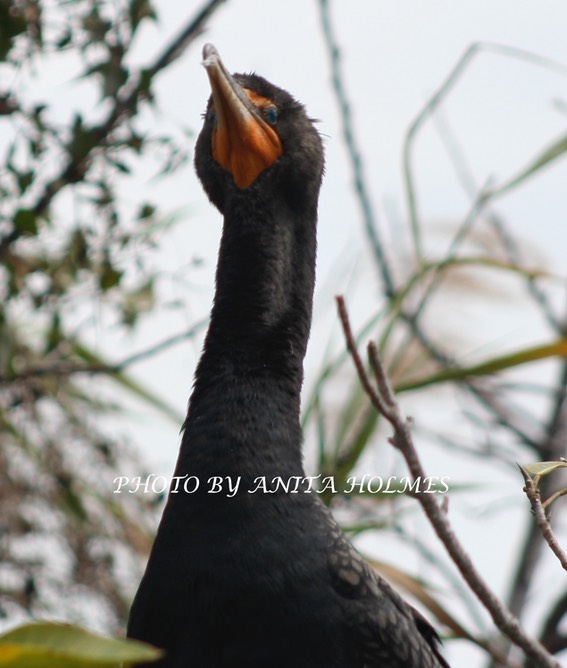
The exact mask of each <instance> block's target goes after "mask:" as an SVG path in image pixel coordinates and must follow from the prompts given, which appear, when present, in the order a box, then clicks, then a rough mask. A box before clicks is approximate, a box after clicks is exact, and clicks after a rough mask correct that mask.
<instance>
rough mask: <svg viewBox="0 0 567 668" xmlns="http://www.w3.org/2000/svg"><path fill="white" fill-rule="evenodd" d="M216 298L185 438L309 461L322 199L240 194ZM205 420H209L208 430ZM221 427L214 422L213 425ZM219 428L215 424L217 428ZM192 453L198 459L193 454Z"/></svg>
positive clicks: (227, 230) (231, 211)
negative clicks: (308, 396)
mask: <svg viewBox="0 0 567 668" xmlns="http://www.w3.org/2000/svg"><path fill="white" fill-rule="evenodd" d="M224 213H225V220H224V226H223V235H222V241H221V246H220V251H219V260H218V268H217V277H216V292H215V300H214V305H213V309H212V313H211V323H210V326H209V330H208V333H207V337H206V340H205V346H204V351H203V355H202V357H201V360H200V362H199V366H198V368H197V373H196V377H195V385H194V390H193V394H192V397H191V400H190V405H189V412H188V415H187V420H186V424H185V437H184V447H186V448H187V450H188V452H191V451H192V452H197V451H198V450H200V449H201V448H202V447H205V448H209V449H210V448H213V449H214V450H216V451H217V453H216V454H217V455H218V457H217V463H219V457H222V454H223V452H224V451H225V450H226V449H227V448H230V449H231V451H234V450H235V449H236V450H238V449H239V448H241V453H244V452H246V451H247V450H250V454H252V455H253V457H254V458H255V459H256V460H257V459H258V458H259V459H260V461H261V459H262V458H263V456H264V457H269V458H274V459H275V460H279V461H280V462H284V467H285V462H286V461H287V462H288V463H290V462H291V464H292V465H293V463H294V462H295V463H297V464H298V465H299V466H300V462H301V455H300V442H301V435H300V429H299V407H300V392H301V385H302V380H303V358H304V356H305V350H306V346H307V340H308V336H309V330H310V322H311V309H312V300H313V286H314V270H315V245H316V242H315V224H316V220H315V219H316V208H315V204H314V205H313V206H311V207H307V209H305V207H303V208H302V211H301V212H299V211H293V210H291V209H290V208H289V207H288V206H286V205H285V204H282V203H278V202H276V201H267V200H264V201H259V200H258V198H255V199H252V198H248V197H247V196H246V195H245V194H243V195H242V196H235V197H234V198H233V200H232V201H231V202H229V203H228V205H227V207H226V208H225V212H224ZM199 425H207V431H206V432H202V431H201V428H200V426H199ZM211 429H212V431H210V430H211ZM213 432H214V433H213ZM188 461H189V460H188Z"/></svg>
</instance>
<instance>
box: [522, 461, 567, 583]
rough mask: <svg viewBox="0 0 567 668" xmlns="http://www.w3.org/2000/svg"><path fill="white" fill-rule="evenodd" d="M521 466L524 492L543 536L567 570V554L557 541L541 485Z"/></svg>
mask: <svg viewBox="0 0 567 668" xmlns="http://www.w3.org/2000/svg"><path fill="white" fill-rule="evenodd" d="M518 466H519V465H518ZM519 468H520V471H521V473H522V476H523V477H524V481H525V483H526V486H525V487H524V492H525V493H526V496H527V497H528V499H529V500H530V504H531V506H532V510H533V512H534V516H535V520H536V524H537V525H538V527H539V528H540V531H541V533H542V536H543V537H544V539H545V541H546V543H547V544H548V545H549V547H550V549H551V551H552V552H553V554H555V556H556V557H557V558H558V559H559V563H560V564H561V566H562V567H563V569H564V570H566V571H567V554H566V553H565V552H564V551H563V549H562V548H561V546H560V545H559V543H558V542H557V538H556V537H555V534H554V533H553V529H552V528H551V524H550V522H549V519H548V518H547V514H546V512H545V508H544V504H543V503H542V500H541V494H540V492H539V487H538V485H537V484H536V482H535V481H534V479H533V478H532V477H531V476H530V475H529V473H528V472H527V471H526V469H524V468H523V467H522V466H519Z"/></svg>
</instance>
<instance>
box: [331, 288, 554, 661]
mask: <svg viewBox="0 0 567 668" xmlns="http://www.w3.org/2000/svg"><path fill="white" fill-rule="evenodd" d="M337 304H338V307H339V313H340V317H341V322H342V324H343V329H344V330H345V339H346V341H347V346H349V351H350V353H351V355H352V357H353V360H354V363H355V366H356V369H357V371H358V374H359V377H360V381H361V383H362V385H363V387H364V388H365V390H367V388H371V389H372V392H369V393H368V396H369V398H370V400H371V401H372V403H373V405H374V406H375V408H376V410H378V411H379V412H380V413H381V414H382V415H383V416H384V417H385V418H386V419H387V420H388V421H389V422H390V423H391V425H392V428H393V430H394V435H393V437H392V441H391V442H392V444H393V445H394V446H395V447H396V448H397V449H398V450H399V451H400V452H401V453H402V456H403V457H404V459H405V461H406V464H407V466H408V469H409V471H410V473H411V475H412V476H413V478H414V479H416V478H422V479H424V478H426V477H427V476H426V474H425V471H424V469H423V466H422V464H421V461H420V459H419V455H418V453H417V450H416V449H415V446H414V444H413V439H412V435H411V431H410V424H409V421H408V420H407V419H405V418H403V417H402V414H401V412H400V409H399V407H398V405H397V402H396V400H395V397H394V395H393V392H392V390H391V386H390V383H389V380H388V377H387V373H386V370H385V369H384V366H383V364H382V361H381V360H380V358H379V356H378V354H377V350H376V347H371V348H370V350H369V352H370V355H371V357H372V362H371V364H372V367H373V369H374V371H375V373H376V375H377V377H379V380H378V386H379V387H380V392H384V393H385V396H383V397H379V400H378V401H375V397H377V396H378V394H377V393H376V391H375V390H374V388H373V387H372V383H371V381H370V379H369V378H368V374H367V373H366V370H365V368H364V364H363V362H362V360H361V358H360V355H359V354H358V351H357V350H356V347H354V348H352V342H353V341H354V337H353V335H352V328H351V326H350V322H349V318H348V313H347V311H346V307H345V303H344V299H343V298H342V297H337ZM349 342H350V344H349ZM385 406H386V410H384V407H385ZM416 498H417V499H418V501H419V502H420V504H421V506H422V508H423V510H424V512H425V514H426V515H427V518H428V519H429V521H430V523H431V525H432V527H433V528H434V530H435V532H436V533H437V535H438V536H439V538H440V540H441V542H442V543H443V545H444V547H445V549H446V550H447V552H448V553H449V555H450V557H451V559H452V560H453V562H454V563H455V565H456V566H457V568H458V569H459V571H460V572H461V575H462V576H463V578H464V579H465V581H466V582H467V584H468V585H469V587H470V588H471V590H472V591H473V592H474V593H475V594H476V596H477V597H478V599H479V600H480V601H481V603H482V604H483V605H484V607H485V608H486V609H487V610H488V612H489V613H490V615H491V617H492V619H493V621H494V623H495V624H496V626H497V627H498V628H499V629H500V630H501V631H502V633H504V634H505V635H506V636H507V637H508V638H510V640H512V642H514V643H515V644H516V645H518V646H519V647H521V648H522V649H523V651H524V652H525V653H526V655H527V656H529V657H530V658H531V659H532V660H533V661H534V662H535V665H537V666H539V667H540V668H560V664H559V663H558V661H557V660H556V659H555V658H554V657H553V656H552V655H551V654H549V652H547V650H546V649H545V648H544V647H543V646H542V645H541V643H539V642H538V641H537V640H536V639H534V638H531V637H530V636H528V635H527V634H526V633H525V631H524V630H523V629H522V627H521V626H520V622H519V620H518V619H517V618H516V617H514V615H512V613H511V612H510V611H509V610H508V609H507V608H506V606H505V605H504V604H503V603H502V602H501V601H500V600H499V599H498V597H497V596H496V595H495V594H494V593H493V592H492V590H491V589H490V588H489V587H488V585H487V584H486V582H485V581H484V579H483V578H482V576H481V575H480V574H479V573H478V571H477V570H476V568H475V566H474V564H473V563H472V560H471V558H470V556H469V555H468V553H467V552H466V550H465V549H464V548H463V546H462V545H461V543H460V541H459V540H458V538H457V536H456V535H455V533H454V531H453V528H452V526H451V524H450V523H449V520H448V518H447V515H446V513H445V512H444V510H443V508H442V507H441V506H440V505H439V504H438V503H437V501H436V500H435V498H434V497H433V495H430V494H416Z"/></svg>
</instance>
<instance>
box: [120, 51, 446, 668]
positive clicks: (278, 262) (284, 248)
mask: <svg viewBox="0 0 567 668" xmlns="http://www.w3.org/2000/svg"><path fill="white" fill-rule="evenodd" d="M203 58H204V60H203V64H204V66H205V68H206V70H207V74H208V76H209V79H210V84H211V88H212V96H211V98H210V100H209V102H208V105H207V110H206V113H205V118H204V126H203V129H202V131H201V133H200V135H199V138H198V140H197V144H196V150H195V167H196V171H197V174H198V176H199V178H200V180H201V182H202V184H203V187H204V189H205V191H206V193H207V195H208V196H209V198H210V200H211V202H212V203H213V204H214V205H215V206H216V207H217V208H218V209H219V211H220V212H221V213H222V214H223V216H224V226H223V232H222V240H221V244H220V251H219V258H218V267H217V274H216V293H215V299H214V305H213V308H212V312H211V321H210V326H209V330H208V333H207V336H206V340H205V344H204V349H203V353H202V356H201V359H200V362H199V365H198V367H197V371H196V375H195V382H194V387H193V392H192V395H191V398H190V402H189V409H188V413H187V418H186V421H185V424H184V428H183V437H182V443H181V448H180V452H179V458H178V461H177V467H176V469H175V477H174V481H175V484H174V485H172V489H173V491H170V494H169V497H168V501H167V505H166V507H165V510H164V513H163V517H162V520H161V523H160V526H159V529H158V532H157V537H156V540H155V543H154V546H153V549H152V553H151V556H150V559H149V562H148V565H147V568H146V572H145V575H144V577H143V580H142V582H141V584H140V587H139V590H138V593H137V595H136V598H135V600H134V604H133V606H132V610H131V614H130V620H129V625H128V635H129V636H130V637H132V638H138V639H140V640H144V641H147V642H149V643H151V644H153V645H156V646H157V647H160V648H163V649H164V650H165V652H166V655H165V658H164V659H163V660H162V661H161V662H158V663H157V664H152V665H155V666H162V667H166V666H167V667H168V668H174V667H175V668H238V667H239V666H242V667H247V668H441V667H443V668H448V665H447V663H446V662H445V660H444V659H443V658H442V656H441V655H440V653H439V650H438V647H437V642H438V640H437V635H436V633H435V631H434V630H433V628H432V627H431V626H430V625H429V623H428V622H427V621H426V620H425V619H424V618H423V617H422V615H421V614H420V613H418V612H417V611H416V610H414V609H413V608H412V607H411V606H409V605H408V604H407V603H405V602H404V601H403V600H402V598H401V597H400V596H399V595H398V594H397V593H396V592H395V591H394V590H393V589H392V588H391V587H390V586H389V585H388V584H387V583H386V582H384V580H382V579H381V578H380V577H379V576H378V575H377V574H376V573H374V572H373V571H372V570H371V569H370V567H369V566H368V565H367V563H366V562H365V561H364V560H363V558H362V557H361V556H360V555H359V554H358V553H357V552H356V551H355V549H354V548H353V547H352V546H351V544H350V543H349V542H348V540H347V539H346V537H345V535H344V534H343V533H342V531H341V529H340V528H339V527H338V525H337V524H336V522H335V520H334V519H333V517H332V515H331V514H330V512H329V511H328V510H327V508H326V507H325V506H324V505H323V504H322V503H321V502H320V501H319V499H318V495H317V494H315V493H309V492H308V486H307V487H306V486H305V485H304V484H303V483H302V484H301V485H300V486H299V489H298V491H297V493H293V491H289V490H288V491H286V490H285V488H284V486H280V487H279V489H276V491H275V492H273V493H269V491H268V490H271V491H273V489H274V485H273V481H274V480H276V481H277V480H281V481H282V482H284V483H285V482H286V481H290V480H298V479H299V480H302V479H303V478H304V476H305V473H304V469H303V464H302V455H301V440H302V437H301V429H300V422H299V411H300V390H301V385H302V380H303V358H304V355H305V350H306V346H307V339H308V337H309V330H310V324H311V308H312V299H313V287H314V278H315V246H316V222H317V201H318V196H319V188H320V185H321V178H322V175H323V164H324V157H323V148H322V143H321V139H320V136H319V133H318V132H317V130H316V129H315V127H314V125H313V121H312V120H311V119H310V118H309V117H308V116H307V114H306V112H305V109H304V107H303V106H302V105H301V104H300V103H299V102H297V101H296V100H294V99H293V98H292V96H291V95H290V94H289V93H287V92H286V91H284V90H282V89H281V88H278V87H276V86H274V85H272V84H271V83H269V82H268V81H266V80H265V79H263V78H261V77H259V76H257V75H255V74H235V75H230V74H229V72H228V71H227V70H226V68H225V66H224V64H223V63H222V61H221V59H220V57H219V55H218V53H217V51H216V49H215V48H214V47H213V46H212V45H210V44H207V45H205V47H204V49H203ZM215 480H216V486H215ZM219 480H221V481H222V491H218V490H219V488H220V485H219V484H218V483H219ZM262 480H265V481H266V485H265V486H263V484H262V482H261V481H262ZM259 481H260V482H259ZM197 485H198V488H197V489H195V487H196V486H197ZM229 485H230V487H229ZM236 485H238V489H236ZM176 487H177V489H175V488H176ZM276 487H277V483H276ZM254 490H256V491H254Z"/></svg>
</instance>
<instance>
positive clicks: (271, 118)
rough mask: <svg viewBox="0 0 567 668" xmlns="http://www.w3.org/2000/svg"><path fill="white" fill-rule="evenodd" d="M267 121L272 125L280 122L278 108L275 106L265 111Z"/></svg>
mask: <svg viewBox="0 0 567 668" xmlns="http://www.w3.org/2000/svg"><path fill="white" fill-rule="evenodd" d="M265 116H266V120H267V121H268V123H270V124H271V125H275V124H276V123H277V122H278V108H277V107H276V106H275V105H271V106H269V107H268V108H267V109H266V111H265Z"/></svg>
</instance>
